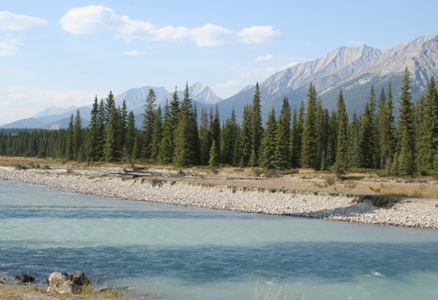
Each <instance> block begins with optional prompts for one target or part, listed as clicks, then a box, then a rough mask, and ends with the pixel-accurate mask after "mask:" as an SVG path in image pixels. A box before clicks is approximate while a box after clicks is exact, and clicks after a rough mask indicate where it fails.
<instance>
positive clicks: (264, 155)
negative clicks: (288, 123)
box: [259, 107, 277, 169]
mask: <svg viewBox="0 0 438 300" xmlns="http://www.w3.org/2000/svg"><path fill="white" fill-rule="evenodd" d="M276 133H277V121H276V116H275V110H274V107H272V109H271V112H270V114H269V116H268V121H267V122H266V128H265V131H264V134H263V139H262V142H261V147H260V159H259V165H260V166H261V167H263V168H266V169H273V168H274V167H275V165H274V154H275V148H276V143H275V142H276V140H275V136H276Z"/></svg>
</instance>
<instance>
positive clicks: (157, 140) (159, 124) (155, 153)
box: [151, 106, 163, 161]
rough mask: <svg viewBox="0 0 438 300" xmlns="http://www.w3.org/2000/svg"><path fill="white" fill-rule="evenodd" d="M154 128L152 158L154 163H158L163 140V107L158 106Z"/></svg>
mask: <svg viewBox="0 0 438 300" xmlns="http://www.w3.org/2000/svg"><path fill="white" fill-rule="evenodd" d="M153 127H154V131H153V134H152V143H151V158H152V160H153V161H158V160H159V157H160V144H161V140H162V138H163V116H162V114H161V106H158V108H157V109H156V111H155V116H154V125H153Z"/></svg>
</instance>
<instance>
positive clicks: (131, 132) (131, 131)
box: [125, 110, 137, 156]
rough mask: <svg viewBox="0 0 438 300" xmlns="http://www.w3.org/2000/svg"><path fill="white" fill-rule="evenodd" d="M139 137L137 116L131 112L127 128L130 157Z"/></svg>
mask: <svg viewBox="0 0 438 300" xmlns="http://www.w3.org/2000/svg"><path fill="white" fill-rule="evenodd" d="M136 135H137V129H136V128H135V116H134V112H133V111H132V110H131V111H130V112H129V114H128V124H127V126H126V136H125V141H126V152H127V154H128V155H129V156H132V154H133V150H134V144H135V136H136Z"/></svg>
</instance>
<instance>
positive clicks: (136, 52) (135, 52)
mask: <svg viewBox="0 0 438 300" xmlns="http://www.w3.org/2000/svg"><path fill="white" fill-rule="evenodd" d="M143 54H145V51H140V50H130V51H125V52H123V55H126V56H140V55H143Z"/></svg>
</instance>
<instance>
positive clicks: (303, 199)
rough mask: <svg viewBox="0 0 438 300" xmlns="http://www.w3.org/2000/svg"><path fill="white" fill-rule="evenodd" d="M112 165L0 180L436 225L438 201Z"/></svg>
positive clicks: (2, 170) (2, 172)
mask: <svg viewBox="0 0 438 300" xmlns="http://www.w3.org/2000/svg"><path fill="white" fill-rule="evenodd" d="M111 171H114V170H110V169H84V170H77V171H76V170H75V171H74V172H67V170H66V169H54V170H53V169H52V170H43V169H28V170H15V169H14V168H12V167H0V179H4V180H15V181H21V182H26V183H32V184H40V185H45V186H50V187H54V188H59V189H67V190H71V191H76V192H79V193H84V194H92V195H96V196H102V197H113V198H120V199H126V200H138V201H149V202H157V203H166V204H174V205H184V206H197V207H204V208H209V209H219V210H231V211H240V212H247V213H262V214H276V215H290V216H300V217H307V218H318V219H324V220H337V221H348V222H361V223H369V224H386V225H394V226H408V227H417V228H433V229H437V228H438V207H437V206H438V205H437V204H438V200H437V199H424V198H420V199H416V198H408V199H403V200H401V201H399V202H398V203H397V204H395V205H394V206H393V207H392V208H389V209H386V208H378V207H375V206H373V205H372V203H371V201H368V200H365V201H363V202H362V203H356V201H355V200H356V197H355V196H343V195H336V196H333V195H330V194H329V193H315V192H305V191H300V192H296V191H288V190H275V191H273V190H272V189H265V188H263V187H262V183H260V187H259V188H255V187H236V186H230V185H211V184H204V183H202V180H201V181H200V180H197V181H191V180H176V179H172V177H166V176H162V177H153V178H152V177H150V178H148V177H144V178H135V179H126V178H118V177H115V176H110V175H108V174H109V173H110V172H111Z"/></svg>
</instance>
